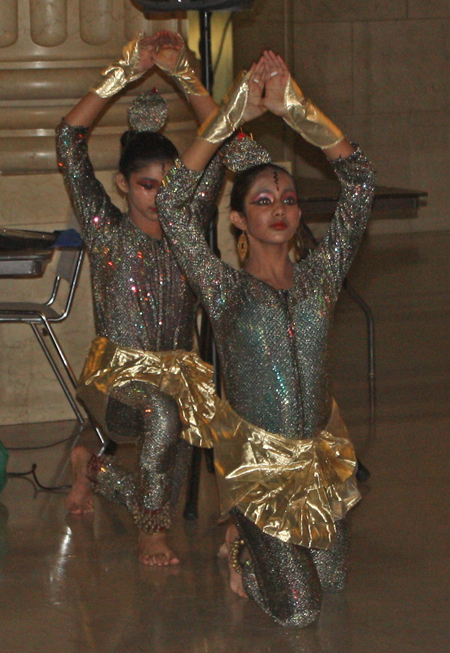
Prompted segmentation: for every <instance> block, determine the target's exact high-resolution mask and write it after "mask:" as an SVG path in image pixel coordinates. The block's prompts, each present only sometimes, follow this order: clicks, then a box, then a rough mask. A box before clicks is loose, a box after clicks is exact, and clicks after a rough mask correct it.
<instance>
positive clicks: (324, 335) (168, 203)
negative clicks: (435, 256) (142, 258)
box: [157, 149, 375, 626]
mask: <svg viewBox="0 0 450 653" xmlns="http://www.w3.org/2000/svg"><path fill="white" fill-rule="evenodd" d="M332 166H333V168H334V170H335V172H336V175H337V177H338V179H339V181H340V183H341V195H340V199H339V202H338V205H337V209H336V212H335V215H334V217H333V220H332V223H331V226H330V229H329V231H328V233H327V235H326V237H325V238H324V239H323V241H322V243H321V244H320V246H319V247H318V248H317V249H316V250H314V251H313V252H312V253H310V255H309V256H308V257H307V258H306V259H304V260H302V261H300V262H299V263H298V264H296V265H295V268H294V287H293V288H292V289H290V290H276V289H274V288H273V287H271V286H270V285H268V284H266V283H264V282H263V281H261V280H259V279H256V278H255V277H252V276H251V275H250V274H248V273H247V272H245V270H244V271H237V270H234V269H233V268H232V267H230V266H228V265H226V264H225V263H224V262H222V261H220V260H219V259H218V258H217V257H215V256H214V255H213V253H212V252H211V251H210V250H209V249H208V247H207V246H206V244H205V243H204V241H202V239H201V237H200V230H199V227H198V224H197V223H196V220H195V217H194V216H193V215H192V213H191V210H190V208H189V193H191V194H192V193H193V192H194V189H195V179H193V174H192V171H186V170H183V168H182V167H180V168H173V169H172V171H171V173H170V175H169V179H168V183H167V184H166V185H165V187H164V188H162V189H161V191H160V193H159V196H158V199H157V201H158V209H159V214H160V220H161V224H162V226H163V229H164V230H165V233H166V235H167V237H168V238H169V240H170V241H171V242H172V248H173V249H172V251H173V252H174V254H175V256H176V257H177V260H178V262H179V264H180V267H181V268H182V269H183V270H184V272H185V274H186V276H187V278H188V280H189V282H190V284H191V286H192V288H193V289H194V291H195V292H196V293H197V295H198V296H199V298H200V300H201V302H202V303H203V305H204V306H205V308H206V311H207V313H208V315H209V317H210V320H211V323H212V327H213V331H214V335H215V340H216V344H217V349H218V352H219V356H220V359H221V364H222V371H223V377H224V382H225V388H226V393H227V399H228V401H229V403H230V404H231V406H232V408H233V409H234V410H235V411H236V413H238V414H239V415H240V416H242V417H243V418H244V419H245V420H247V421H248V422H250V423H251V424H254V425H256V426H258V427H260V428H262V429H265V430H266V431H270V432H271V433H276V434H280V435H283V436H284V437H286V438H292V439H307V438H313V437H315V436H317V434H318V433H320V431H321V430H322V429H323V428H324V426H325V424H326V423H327V421H328V418H329V416H330V413H331V406H332V395H331V377H330V334H331V328H332V321H333V312H334V307H335V304H336V301H337V297H338V294H339V291H340V289H341V287H342V284H343V281H344V279H345V276H346V274H347V272H348V270H349V267H350V265H351V263H352V261H353V258H354V256H355V254H356V251H357V249H358V247H359V244H360V242H361V239H362V236H363V233H364V229H365V227H366V224H367V221H368V219H369V217H370V209H371V204H372V199H373V193H374V181H375V180H374V172H373V169H372V167H371V165H370V163H369V162H368V160H367V159H366V157H365V156H364V155H363V154H362V152H361V151H360V150H359V149H358V150H357V151H356V152H355V153H354V154H352V155H351V156H349V157H347V158H343V159H339V160H337V161H334V162H333V163H332ZM198 178H200V176H198ZM232 516H233V518H234V520H235V522H236V525H237V527H238V530H239V533H240V536H241V538H242V539H243V540H244V541H245V543H246V547H247V549H248V551H249V554H250V560H248V561H247V562H246V563H245V564H244V565H243V566H242V574H243V582H244V589H245V590H246V592H247V594H248V595H249V596H250V597H251V598H253V599H254V600H255V601H256V602H257V603H258V604H259V605H260V607H261V608H262V609H263V610H264V611H265V612H266V613H267V614H268V615H270V616H271V617H272V619H274V620H275V621H276V622H277V623H279V624H281V625H284V626H306V625H308V624H309V623H311V622H313V621H314V620H315V619H316V618H317V616H318V614H319V611H320V604H321V595H322V587H323V589H324V590H327V591H328V590H333V591H338V590H339V589H342V587H343V586H344V583H345V577H346V569H347V551H348V535H347V532H346V528H345V525H344V524H343V523H342V522H337V523H336V531H337V532H336V536H335V538H334V540H333V543H332V546H331V548H330V549H328V550H326V551H316V550H314V549H308V548H306V547H302V546H299V545H296V544H290V543H284V542H282V541H281V540H279V539H278V538H276V537H272V536H270V535H267V534H266V533H263V532H262V531H261V530H260V529H259V528H258V527H257V526H256V525H255V524H254V523H253V522H252V521H250V520H249V519H247V518H246V517H245V516H244V515H243V514H242V513H241V512H240V511H239V510H238V509H237V508H234V509H233V510H232Z"/></svg>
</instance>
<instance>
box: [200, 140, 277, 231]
mask: <svg viewBox="0 0 450 653" xmlns="http://www.w3.org/2000/svg"><path fill="white" fill-rule="evenodd" d="M270 160H271V159H270V155H269V153H268V151H267V150H266V149H265V148H264V147H263V146H262V145H260V144H259V143H257V142H256V141H254V140H253V139H251V138H249V137H248V136H245V134H238V135H237V136H235V137H234V138H231V139H230V140H229V141H228V142H227V143H225V144H224V145H223V146H222V147H221V148H220V150H219V152H218V153H217V154H216V155H215V156H214V157H213V158H212V160H211V162H210V163H209V165H208V166H207V168H206V170H205V172H204V173H203V175H202V177H201V179H200V181H199V182H198V184H197V187H196V189H195V191H194V193H193V197H192V201H191V209H192V212H193V214H195V215H196V216H197V220H198V221H199V223H200V225H201V226H202V227H203V228H204V229H206V228H207V227H208V225H209V223H210V221H211V219H212V217H213V216H214V211H215V209H216V207H217V201H218V199H219V195H220V191H221V190H222V186H223V183H224V181H225V172H226V168H228V169H229V170H232V171H233V172H239V171H240V170H243V169H245V168H248V167H250V166H254V165H258V164H259V163H267V162H269V161H270Z"/></svg>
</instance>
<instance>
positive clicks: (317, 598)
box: [232, 508, 349, 626]
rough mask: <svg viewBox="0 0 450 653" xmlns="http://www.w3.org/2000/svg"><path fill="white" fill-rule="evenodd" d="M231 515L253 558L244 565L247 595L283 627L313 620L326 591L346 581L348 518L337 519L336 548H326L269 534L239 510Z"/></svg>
mask: <svg viewBox="0 0 450 653" xmlns="http://www.w3.org/2000/svg"><path fill="white" fill-rule="evenodd" d="M232 516H233V519H234V521H235V523H236V526H237V529H238V531H239V533H240V536H241V538H242V539H243V540H244V542H245V544H246V549H247V550H248V554H249V556H250V557H249V560H247V561H246V562H244V564H243V565H242V580H243V585H244V589H245V591H246V592H247V594H248V596H249V597H250V598H252V599H253V600H254V601H256V603H258V605H259V606H260V607H261V608H262V609H263V610H264V612H266V613H267V614H268V615H269V616H270V617H272V619H273V620H274V621H276V622H277V623H278V624H280V625H282V626H307V625H308V624H309V623H311V622H312V621H314V620H315V619H316V618H317V617H318V615H319V612H320V605H321V601H322V592H323V591H331V592H338V591H340V590H342V589H343V588H344V585H345V581H346V577H347V560H348V548H349V538H348V528H347V525H346V524H345V521H344V520H342V521H340V522H337V524H336V528H337V533H336V538H335V541H334V544H333V547H332V548H331V549H330V550H328V551H323V550H319V549H307V548H305V547H301V546H297V545H295V544H286V543H284V542H282V541H281V540H278V539H276V538H275V537H271V536H270V535H266V534H265V533H263V532H262V531H261V530H260V529H259V528H258V527H257V526H255V524H254V523H253V522H251V521H250V520H249V519H247V518H246V517H244V515H243V514H242V513H241V512H240V511H239V510H237V509H236V508H235V509H233V511H232ZM244 551H245V550H244Z"/></svg>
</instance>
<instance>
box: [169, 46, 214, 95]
mask: <svg viewBox="0 0 450 653" xmlns="http://www.w3.org/2000/svg"><path fill="white" fill-rule="evenodd" d="M156 65H157V66H158V68H161V70H163V71H164V72H165V73H167V74H168V75H170V77H174V78H175V80H176V81H177V82H178V84H179V85H180V87H181V90H182V91H183V93H184V94H185V95H186V97H187V96H188V95H209V93H208V91H207V90H206V88H205V87H204V86H203V84H202V83H201V82H200V80H199V79H198V78H197V75H196V74H195V72H194V69H193V68H192V66H191V64H190V63H189V59H188V58H187V54H186V46H185V45H183V48H182V50H180V53H179V55H178V58H177V61H176V63H175V68H174V70H170V69H169V68H166V67H165V66H164V64H162V63H161V62H156Z"/></svg>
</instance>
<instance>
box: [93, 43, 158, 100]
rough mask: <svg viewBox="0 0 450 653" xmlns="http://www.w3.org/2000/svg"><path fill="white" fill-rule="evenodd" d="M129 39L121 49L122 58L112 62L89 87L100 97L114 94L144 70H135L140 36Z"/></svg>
mask: <svg viewBox="0 0 450 653" xmlns="http://www.w3.org/2000/svg"><path fill="white" fill-rule="evenodd" d="M142 36H143V35H142V34H140V35H139V38H137V39H134V40H133V41H130V42H129V43H128V44H127V45H126V46H125V47H124V49H123V51H122V59H120V60H119V61H117V62H114V63H112V64H110V65H109V66H108V68H106V69H105V70H104V71H103V72H102V78H101V79H100V80H99V81H98V82H97V84H94V86H92V87H91V89H90V90H91V91H93V92H94V93H97V95H99V96H100V97H102V98H109V97H112V96H113V95H116V93H118V92H119V91H121V90H122V89H123V88H125V86H126V85H127V84H129V83H130V82H134V81H135V80H136V79H139V77H142V75H143V74H144V72H145V71H142V72H141V73H137V72H136V68H137V67H138V64H139V57H140V50H139V41H140V39H141V38H142Z"/></svg>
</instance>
